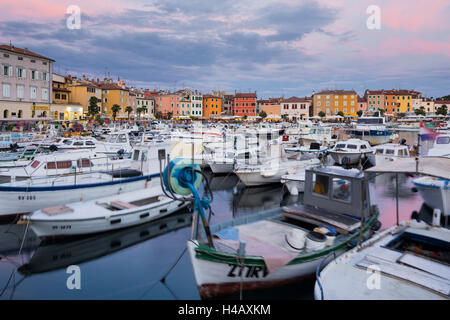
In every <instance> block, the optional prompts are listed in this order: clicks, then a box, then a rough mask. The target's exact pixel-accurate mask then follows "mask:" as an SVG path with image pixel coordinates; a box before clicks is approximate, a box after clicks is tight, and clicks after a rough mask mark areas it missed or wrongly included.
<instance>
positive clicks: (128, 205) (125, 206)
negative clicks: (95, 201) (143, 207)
mask: <svg viewBox="0 0 450 320" xmlns="http://www.w3.org/2000/svg"><path fill="white" fill-rule="evenodd" d="M110 205H111V206H112V207H114V208H117V209H119V210H123V209H131V208H136V207H137V206H136V205H134V204H132V203H128V202H124V201H111V203H110Z"/></svg>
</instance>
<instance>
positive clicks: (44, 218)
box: [22, 186, 187, 238]
mask: <svg viewBox="0 0 450 320" xmlns="http://www.w3.org/2000/svg"><path fill="white" fill-rule="evenodd" d="M185 206H187V203H184V202H180V201H175V200H172V199H170V198H168V197H166V196H165V195H164V194H163V192H162V190H161V186H155V187H152V188H142V189H139V190H133V191H130V192H126V193H121V194H119V195H111V196H107V197H100V198H96V199H92V200H90V201H84V202H79V201H78V202H73V203H66V204H64V205H61V206H55V207H47V208H43V209H41V210H38V211H35V212H33V214H31V215H30V216H24V217H23V218H22V219H23V220H25V221H29V222H30V224H31V228H32V229H33V231H34V233H35V234H36V235H37V236H38V237H41V238H42V237H55V236H73V235H81V234H92V233H99V232H105V231H110V230H116V229H122V228H126V227H131V226H135V225H138V224H143V223H146V222H149V221H152V220H155V219H158V218H162V217H164V216H167V215H169V214H172V213H174V212H175V211H178V210H180V209H181V208H183V207H185Z"/></svg>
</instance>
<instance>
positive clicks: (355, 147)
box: [333, 139, 372, 152]
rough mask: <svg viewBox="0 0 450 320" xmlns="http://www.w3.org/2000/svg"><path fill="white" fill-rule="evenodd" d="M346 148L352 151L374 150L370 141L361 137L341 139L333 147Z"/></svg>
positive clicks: (337, 148)
mask: <svg viewBox="0 0 450 320" xmlns="http://www.w3.org/2000/svg"><path fill="white" fill-rule="evenodd" d="M338 150H346V151H350V152H367V151H370V150H372V147H371V146H370V143H369V142H368V141H365V140H360V139H350V140H347V141H339V142H338V143H336V145H335V146H334V148H333V151H338Z"/></svg>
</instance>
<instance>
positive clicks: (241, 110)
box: [231, 92, 257, 117]
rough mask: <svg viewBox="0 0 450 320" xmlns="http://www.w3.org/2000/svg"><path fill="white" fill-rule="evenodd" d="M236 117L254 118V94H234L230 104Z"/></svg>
mask: <svg viewBox="0 0 450 320" xmlns="http://www.w3.org/2000/svg"><path fill="white" fill-rule="evenodd" d="M231 107H232V109H233V114H234V115H236V116H242V117H243V116H256V115H257V114H256V92H255V93H252V92H250V93H236V92H235V94H234V99H233V102H232V104H231Z"/></svg>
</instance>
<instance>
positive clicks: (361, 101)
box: [356, 97, 368, 112]
mask: <svg viewBox="0 0 450 320" xmlns="http://www.w3.org/2000/svg"><path fill="white" fill-rule="evenodd" d="M358 111H362V112H366V111H368V106H367V100H366V99H365V98H364V97H358V108H357V111H356V112H358Z"/></svg>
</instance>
